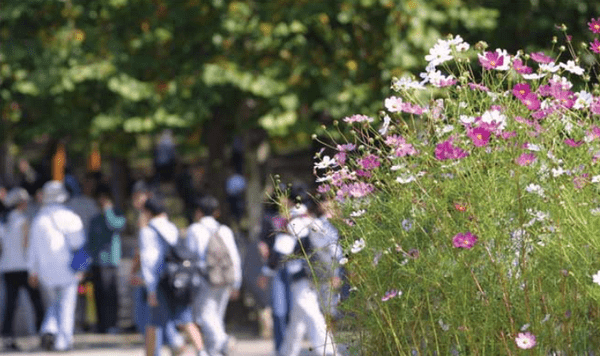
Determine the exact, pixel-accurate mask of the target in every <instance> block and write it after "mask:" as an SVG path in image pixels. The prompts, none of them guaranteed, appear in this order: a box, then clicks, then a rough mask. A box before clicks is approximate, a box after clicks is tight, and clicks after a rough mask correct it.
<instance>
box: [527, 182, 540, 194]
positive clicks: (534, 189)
mask: <svg viewBox="0 0 600 356" xmlns="http://www.w3.org/2000/svg"><path fill="white" fill-rule="evenodd" d="M525 190H526V191H527V192H529V193H534V194H537V195H539V196H540V197H544V188H542V187H541V186H540V185H538V184H533V183H531V184H529V185H528V186H527V187H526V188H525Z"/></svg>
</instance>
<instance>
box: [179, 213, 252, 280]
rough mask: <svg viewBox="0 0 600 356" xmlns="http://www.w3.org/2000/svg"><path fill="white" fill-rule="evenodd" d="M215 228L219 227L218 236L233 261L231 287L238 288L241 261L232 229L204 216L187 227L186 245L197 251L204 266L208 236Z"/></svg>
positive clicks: (240, 277)
mask: <svg viewBox="0 0 600 356" xmlns="http://www.w3.org/2000/svg"><path fill="white" fill-rule="evenodd" d="M217 229H219V236H220V237H221V239H222V240H223V243H224V244H225V246H226V247H227V251H228V252H229V256H230V257H231V262H232V263H233V268H234V276H235V281H234V283H233V288H234V289H240V287H241V286H242V262H241V258H240V253H239V251H238V248H237V245H236V243H235V237H234V236H233V231H231V229H230V228H229V227H227V226H225V225H221V224H219V222H218V221H217V220H216V219H215V218H214V217H212V216H204V217H202V218H201V219H200V220H199V221H198V222H197V223H194V224H192V225H190V227H189V228H188V230H187V242H188V245H189V247H190V249H191V250H192V251H194V252H196V253H198V255H199V256H200V263H201V267H202V268H204V267H205V265H204V263H205V260H206V248H207V247H208V240H210V237H211V236H212V234H213V233H214V232H215V231H217Z"/></svg>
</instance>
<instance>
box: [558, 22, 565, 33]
mask: <svg viewBox="0 0 600 356" xmlns="http://www.w3.org/2000/svg"><path fill="white" fill-rule="evenodd" d="M559 29H560V30H561V31H563V32H565V31H567V25H565V24H564V23H563V24H560V27H559Z"/></svg>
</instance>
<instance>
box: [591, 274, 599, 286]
mask: <svg viewBox="0 0 600 356" xmlns="http://www.w3.org/2000/svg"><path fill="white" fill-rule="evenodd" d="M592 280H593V281H594V283H596V284H600V271H598V272H596V274H595V275H593V276H592Z"/></svg>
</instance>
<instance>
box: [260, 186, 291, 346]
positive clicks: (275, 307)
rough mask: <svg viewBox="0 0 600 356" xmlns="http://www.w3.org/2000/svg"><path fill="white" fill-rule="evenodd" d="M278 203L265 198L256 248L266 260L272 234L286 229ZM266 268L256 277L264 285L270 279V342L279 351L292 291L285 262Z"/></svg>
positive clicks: (288, 317)
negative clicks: (271, 328)
mask: <svg viewBox="0 0 600 356" xmlns="http://www.w3.org/2000/svg"><path fill="white" fill-rule="evenodd" d="M279 189H280V190H281V191H285V187H283V186H282V187H279ZM279 210H280V206H279V205H278V203H276V202H274V201H268V202H267V204H266V205H265V210H264V214H263V219H262V227H261V233H260V239H261V241H260V243H259V250H260V253H261V255H262V257H263V259H264V261H265V263H266V262H268V261H269V259H270V258H271V257H272V256H273V255H274V253H275V252H274V251H273V248H274V245H275V237H276V236H277V234H278V233H280V232H283V231H285V228H286V225H287V219H285V218H284V217H283V216H282V214H281V213H280V211H279ZM272 267H273V268H269V266H268V265H266V264H265V265H264V266H263V268H262V276H260V277H259V279H258V284H259V287H260V288H262V289H265V288H267V285H268V278H271V309H272V311H271V315H272V320H273V341H274V342H275V350H278V349H279V348H280V347H281V344H282V343H283V338H284V336H285V330H286V327H287V324H288V322H289V319H290V311H291V303H292V292H291V288H290V281H289V279H288V273H287V269H286V268H285V261H279V263H278V264H276V265H273V266H272Z"/></svg>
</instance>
